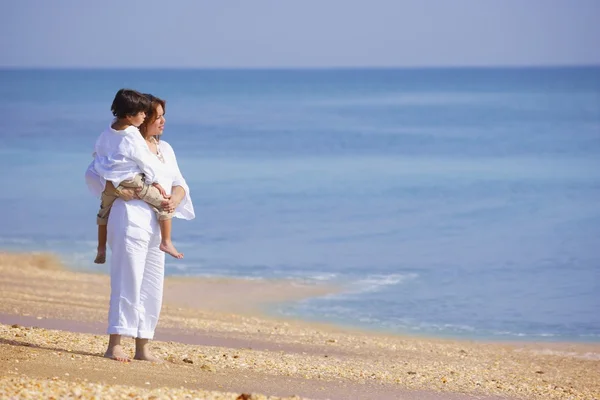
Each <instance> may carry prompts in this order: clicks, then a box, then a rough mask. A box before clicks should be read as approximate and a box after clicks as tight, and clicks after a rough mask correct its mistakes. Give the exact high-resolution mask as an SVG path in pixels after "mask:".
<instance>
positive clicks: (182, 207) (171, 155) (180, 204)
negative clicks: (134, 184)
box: [159, 140, 196, 219]
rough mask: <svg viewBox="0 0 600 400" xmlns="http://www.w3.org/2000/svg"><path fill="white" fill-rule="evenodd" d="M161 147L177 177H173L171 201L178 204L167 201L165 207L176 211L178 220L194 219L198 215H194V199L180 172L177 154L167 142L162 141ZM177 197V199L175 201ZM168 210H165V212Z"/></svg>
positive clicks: (166, 160)
mask: <svg viewBox="0 0 600 400" xmlns="http://www.w3.org/2000/svg"><path fill="white" fill-rule="evenodd" d="M159 145H160V146H161V147H160V149H161V151H162V152H163V156H164V157H165V162H167V163H169V164H170V168H173V171H174V173H175V176H174V177H173V185H172V193H171V199H169V200H177V203H175V202H174V201H173V202H172V203H169V200H166V201H165V203H166V204H165V205H166V206H167V208H168V209H173V210H175V217H176V218H183V219H194V218H195V216H196V214H195V213H194V205H193V204H192V198H191V197H190V188H189V186H188V184H187V182H186V181H185V179H184V178H183V175H182V174H181V171H180V170H179V165H178V164H177V157H175V152H174V151H173V148H172V147H171V145H169V144H168V143H167V142H165V141H162V140H161V141H160V144H159ZM174 195H175V199H173V197H174ZM167 208H164V209H165V210H166V209H167Z"/></svg>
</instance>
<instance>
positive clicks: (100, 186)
mask: <svg viewBox="0 0 600 400" xmlns="http://www.w3.org/2000/svg"><path fill="white" fill-rule="evenodd" d="M146 96H148V98H149V99H150V101H151V108H150V111H149V112H148V115H147V116H146V119H145V120H144V123H143V124H142V125H141V126H140V132H141V134H142V136H143V137H144V139H145V140H146V143H147V145H148V148H149V149H150V151H151V152H152V153H154V154H156V156H157V157H158V158H159V159H160V160H161V161H162V162H163V165H164V167H165V174H164V175H165V181H164V182H160V183H161V185H162V186H163V187H164V188H165V190H166V191H167V192H168V193H169V194H170V197H169V198H168V199H165V201H164V202H163V209H165V210H167V211H169V212H172V211H175V215H174V216H175V217H177V218H183V219H193V218H194V217H195V215H194V207H193V205H192V200H191V198H190V194H189V193H190V190H189V187H188V185H187V184H186V182H185V179H184V178H183V176H182V175H181V172H180V171H179V166H178V165H177V159H176V157H175V153H174V152H173V149H172V148H171V146H170V145H169V144H168V143H167V142H165V141H162V140H159V138H160V136H161V135H162V133H163V129H164V124H165V117H164V114H165V101H164V100H162V99H159V98H158V97H154V96H152V95H146ZM86 180H87V182H88V186H89V187H90V189H91V190H92V192H93V193H94V194H95V195H100V194H101V191H102V190H104V186H105V185H106V184H109V185H110V184H111V183H110V182H108V183H106V182H104V181H103V180H102V178H100V177H99V176H98V175H96V174H95V172H94V170H93V164H92V165H90V167H89V168H88V170H87V172H86ZM99 190H100V192H99ZM160 239H161V238H160V229H159V225H158V221H157V218H156V213H155V212H154V211H152V209H151V208H150V206H149V205H148V204H146V203H145V202H143V201H141V200H137V199H135V198H134V194H133V193H132V192H127V191H125V192H124V193H123V195H122V198H119V199H117V200H116V201H115V202H114V204H113V206H112V209H111V212H110V217H109V219H108V245H109V246H110V248H111V251H112V256H111V271H110V282H111V296H110V306H109V307H110V308H109V313H108V333H109V335H110V338H109V343H108V348H107V350H106V353H105V355H104V356H105V357H108V358H112V359H115V360H118V361H125V362H126V361H129V357H127V355H126V354H125V352H124V351H123V348H122V347H121V337H122V336H123V335H125V336H132V337H134V338H135V356H134V359H136V360H146V361H160V360H159V359H157V358H156V357H154V356H153V355H152V354H151V353H150V350H149V346H148V342H149V340H150V339H152V338H153V337H154V330H155V328H156V324H157V323H158V317H159V314H160V309H161V306H162V293H163V283H164V266H165V253H164V252H162V251H161V250H160V249H159V245H160Z"/></svg>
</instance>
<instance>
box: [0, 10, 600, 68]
mask: <svg viewBox="0 0 600 400" xmlns="http://www.w3.org/2000/svg"><path fill="white" fill-rule="evenodd" d="M0 6H1V10H2V12H1V13H0V66H4V67H15V66H27V67H149V68H153V67H176V68H189V67H208V68H214V67H229V68H244V67H252V68H255V67H284V68H285V67H300V68H301V67H366V66H373V67H422V66H427V67H431V66H523V65H590V64H592V65H600V45H599V44H598V43H599V41H600V23H598V21H599V20H600V1H596V0H570V1H566V0H565V1H557V0H518V1H516V0H420V1H402V0H363V1H358V0H298V1H292V0H227V1H222V0H221V1H218V0H214V1H205V0H173V1H165V0H163V1H158V0H102V1H83V0H0Z"/></svg>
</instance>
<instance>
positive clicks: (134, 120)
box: [127, 111, 146, 127]
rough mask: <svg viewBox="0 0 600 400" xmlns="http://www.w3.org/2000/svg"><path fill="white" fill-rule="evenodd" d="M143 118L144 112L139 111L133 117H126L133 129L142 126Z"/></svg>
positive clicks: (144, 116)
mask: <svg viewBox="0 0 600 400" xmlns="http://www.w3.org/2000/svg"><path fill="white" fill-rule="evenodd" d="M145 118H146V113H145V112H144V111H140V112H139V113H137V114H135V115H130V116H128V117H127V119H128V121H129V123H130V124H131V125H133V126H135V127H139V126H140V125H141V124H142V122H144V119H145Z"/></svg>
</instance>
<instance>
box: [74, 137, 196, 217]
mask: <svg viewBox="0 0 600 400" xmlns="http://www.w3.org/2000/svg"><path fill="white" fill-rule="evenodd" d="M144 145H145V144H144ZM158 147H159V151H160V153H161V154H162V157H163V158H164V165H163V170H164V172H163V173H161V177H160V178H159V183H160V185H161V186H162V187H163V188H164V189H165V191H166V192H167V193H168V194H171V190H172V187H173V186H181V187H182V188H183V190H185V196H184V198H183V200H181V203H179V206H177V209H176V210H175V214H174V217H176V218H182V219H188V220H190V219H194V218H195V217H196V214H195V212H194V205H193V204H192V198H191V196H190V188H189V186H188V185H187V183H186V181H185V179H184V178H183V175H182V174H181V171H180V170H179V165H178V164H177V157H175V152H174V151H173V148H172V147H171V145H170V144H169V143H167V142H165V141H164V140H161V141H159V142H158ZM150 154H152V155H153V156H154V157H155V158H156V160H157V161H158V157H156V155H155V154H153V153H152V152H150ZM158 162H159V163H160V161H158ZM161 164H162V163H161ZM85 181H86V183H87V185H88V188H89V190H90V192H91V193H92V194H93V195H95V196H96V197H100V195H101V194H102V192H103V191H104V187H105V185H106V179H104V178H103V177H102V176H100V175H99V174H98V173H97V172H96V170H95V168H94V161H92V163H91V164H90V165H89V166H88V168H87V171H86V172H85ZM126 203H132V202H126Z"/></svg>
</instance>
